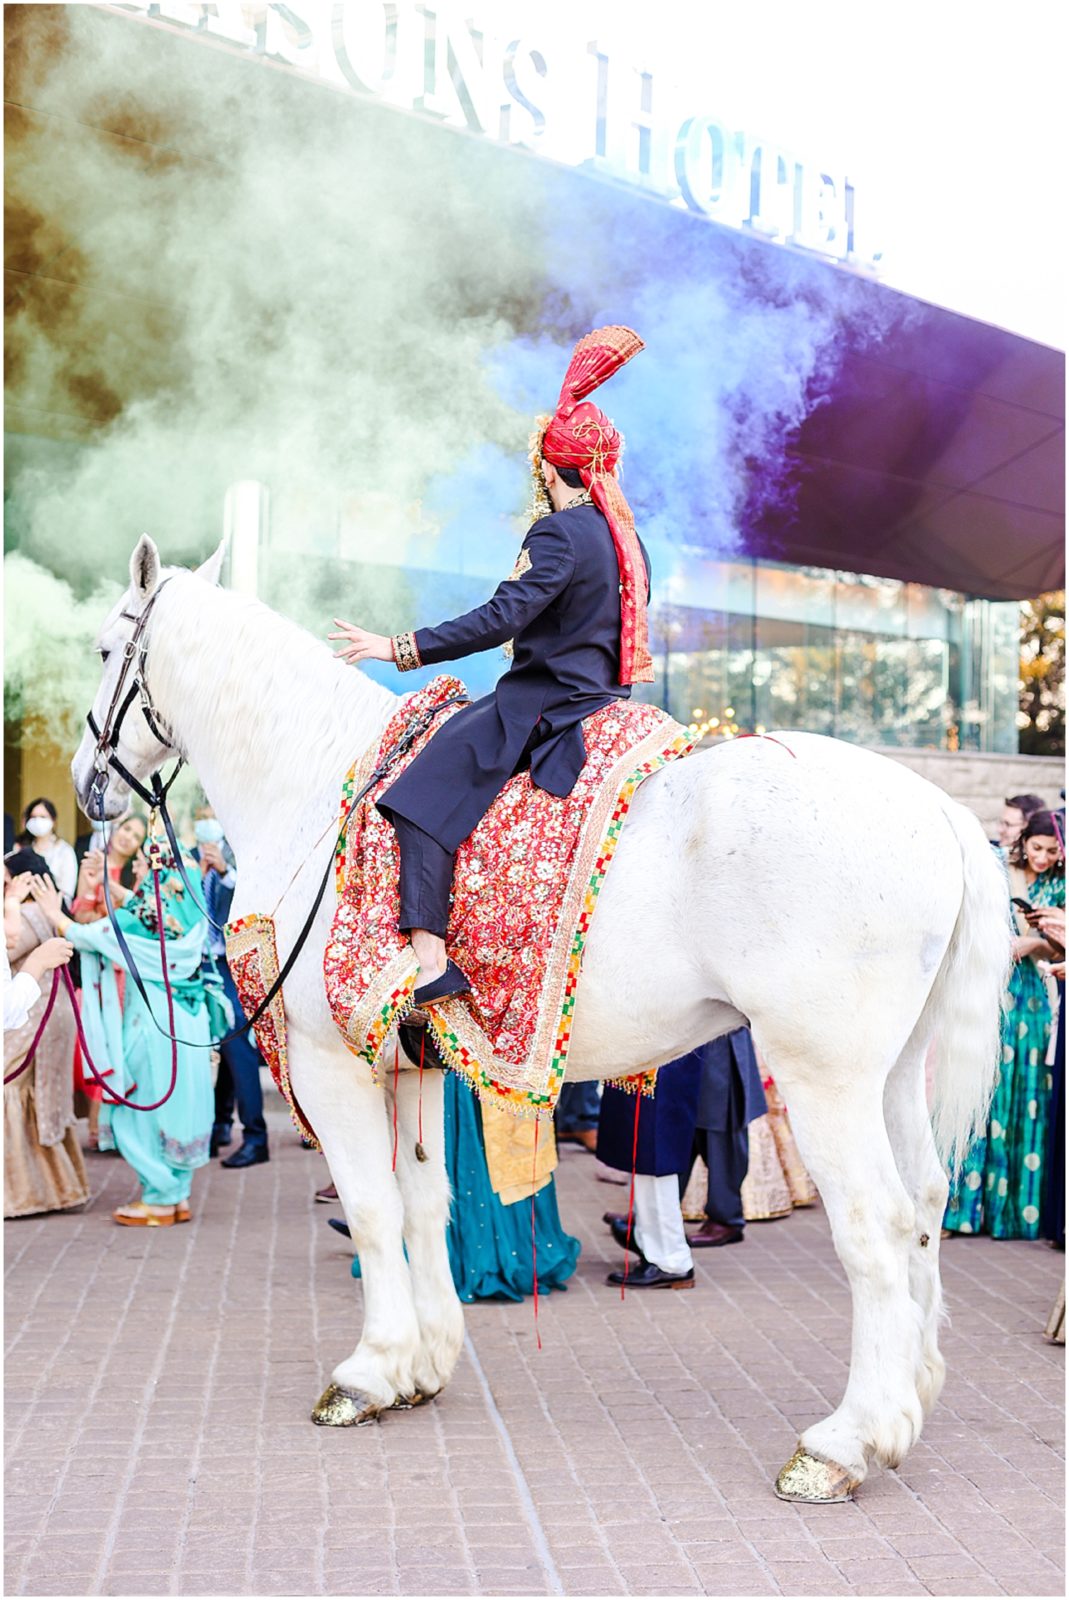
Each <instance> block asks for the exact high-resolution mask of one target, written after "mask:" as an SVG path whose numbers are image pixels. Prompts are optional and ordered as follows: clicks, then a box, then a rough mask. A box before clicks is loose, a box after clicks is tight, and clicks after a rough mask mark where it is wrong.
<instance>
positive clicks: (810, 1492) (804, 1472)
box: [776, 1445, 861, 1506]
mask: <svg viewBox="0 0 1069 1600" xmlns="http://www.w3.org/2000/svg"><path fill="white" fill-rule="evenodd" d="M860 1481H861V1480H860V1478H852V1477H851V1476H850V1474H849V1473H848V1472H847V1470H846V1468H845V1467H840V1466H838V1465H837V1464H836V1463H835V1462H834V1461H818V1459H817V1457H816V1456H811V1455H810V1454H809V1451H808V1450H806V1449H805V1448H804V1447H803V1446H802V1445H799V1446H798V1448H797V1450H796V1451H795V1452H794V1454H793V1456H792V1457H791V1459H790V1460H789V1461H788V1463H787V1465H786V1466H785V1467H784V1469H783V1471H782V1472H781V1473H780V1475H779V1477H778V1478H777V1479H776V1493H777V1494H778V1495H779V1497H780V1499H781V1500H803V1501H805V1502H806V1504H808V1505H817V1506H822V1505H828V1506H831V1505H839V1504H841V1503H842V1502H843V1501H846V1500H849V1499H850V1497H851V1495H852V1494H853V1492H854V1490H855V1489H856V1488H857V1486H858V1484H859V1483H860Z"/></svg>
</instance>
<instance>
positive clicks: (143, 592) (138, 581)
mask: <svg viewBox="0 0 1069 1600" xmlns="http://www.w3.org/2000/svg"><path fill="white" fill-rule="evenodd" d="M159 581H160V552H159V551H158V550H157V549H156V546H155V545H154V544H153V542H152V540H151V539H150V538H149V536H148V534H147V533H143V534H142V535H141V537H140V539H139V540H138V541H137V547H136V549H135V550H134V553H133V555H132V556H131V557H130V587H131V589H132V590H133V594H134V598H135V599H137V600H140V601H141V603H142V604H144V602H145V601H146V600H147V599H148V597H149V595H150V594H151V593H152V591H153V590H154V589H155V587H156V585H157V583H159Z"/></svg>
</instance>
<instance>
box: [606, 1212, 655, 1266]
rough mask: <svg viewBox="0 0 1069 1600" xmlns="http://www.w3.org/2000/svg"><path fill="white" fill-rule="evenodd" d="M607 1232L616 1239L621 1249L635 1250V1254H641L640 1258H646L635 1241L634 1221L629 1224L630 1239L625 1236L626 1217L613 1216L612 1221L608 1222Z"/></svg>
mask: <svg viewBox="0 0 1069 1600" xmlns="http://www.w3.org/2000/svg"><path fill="white" fill-rule="evenodd" d="M609 1232H610V1233H611V1234H612V1236H613V1238H614V1239H615V1240H616V1243H617V1244H618V1245H619V1246H620V1249H621V1250H633V1251H634V1252H635V1254H636V1256H641V1258H642V1260H643V1261H645V1259H646V1258H645V1256H643V1255H642V1251H641V1250H640V1249H639V1247H638V1245H637V1244H636V1243H635V1225H634V1223H632V1224H631V1237H630V1239H629V1238H628V1237H627V1218H626V1217H613V1219H612V1221H611V1222H610V1223H609Z"/></svg>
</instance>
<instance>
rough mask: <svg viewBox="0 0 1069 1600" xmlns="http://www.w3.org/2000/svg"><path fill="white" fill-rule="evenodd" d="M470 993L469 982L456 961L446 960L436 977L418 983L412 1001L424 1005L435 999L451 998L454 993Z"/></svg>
mask: <svg viewBox="0 0 1069 1600" xmlns="http://www.w3.org/2000/svg"><path fill="white" fill-rule="evenodd" d="M470 993H471V984H470V983H469V982H468V980H467V978H465V976H464V974H463V973H462V972H461V970H460V968H459V967H458V966H457V964H456V962H455V961H447V962H446V964H445V971H444V972H442V973H439V975H438V977H437V978H432V979H431V981H430V982H429V983H421V984H420V986H419V988H418V989H417V990H416V992H415V994H414V995H413V996H412V1002H413V1004H414V1005H417V1006H426V1005H431V1004H433V1003H434V1002H435V1001H437V1000H452V999H453V997H454V995H458V994H470Z"/></svg>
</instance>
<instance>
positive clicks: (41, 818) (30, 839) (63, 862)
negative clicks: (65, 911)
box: [22, 795, 78, 903]
mask: <svg viewBox="0 0 1069 1600" xmlns="http://www.w3.org/2000/svg"><path fill="white" fill-rule="evenodd" d="M56 816H57V812H56V808H55V806H54V805H53V803H52V801H51V800H46V799H45V798H44V796H43V795H42V796H41V797H40V798H39V799H37V800H31V801H30V803H29V805H28V806H27V807H26V810H25V811H24V812H23V821H24V824H25V832H24V833H23V835H22V838H23V842H24V843H26V844H28V845H29V846H30V848H31V849H33V850H35V851H36V852H37V854H38V855H39V856H41V857H42V858H43V859H44V861H45V862H46V863H47V865H48V870H49V872H50V873H51V875H52V881H53V882H54V883H55V885H56V888H57V889H58V890H59V892H60V894H61V895H62V896H63V898H64V900H66V901H67V902H68V903H69V902H70V901H71V900H73V898H74V890H75V886H76V884H77V882H78V858H77V857H76V856H75V854H74V846H73V845H69V844H68V843H67V841H66V840H65V839H61V838H60V837H59V833H58V832H57V830H56Z"/></svg>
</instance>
